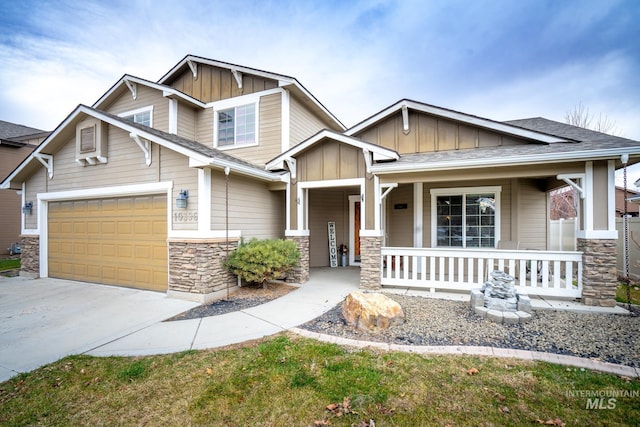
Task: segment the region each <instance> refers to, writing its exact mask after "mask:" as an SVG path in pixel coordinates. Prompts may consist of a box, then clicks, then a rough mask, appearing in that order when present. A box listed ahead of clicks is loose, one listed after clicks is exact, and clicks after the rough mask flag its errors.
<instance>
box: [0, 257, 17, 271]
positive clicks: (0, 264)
mask: <svg viewBox="0 0 640 427" xmlns="http://www.w3.org/2000/svg"><path fill="white" fill-rule="evenodd" d="M13 268H20V259H0V271H4V270H11V269H13Z"/></svg>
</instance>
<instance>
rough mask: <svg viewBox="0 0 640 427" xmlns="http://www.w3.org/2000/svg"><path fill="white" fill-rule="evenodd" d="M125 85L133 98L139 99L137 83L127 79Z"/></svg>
mask: <svg viewBox="0 0 640 427" xmlns="http://www.w3.org/2000/svg"><path fill="white" fill-rule="evenodd" d="M124 84H126V85H127V88H128V89H129V91H130V92H131V96H132V97H133V99H134V100H135V99H136V98H137V97H138V85H137V84H136V83H135V82H132V81H131V80H127V79H125V80H124Z"/></svg>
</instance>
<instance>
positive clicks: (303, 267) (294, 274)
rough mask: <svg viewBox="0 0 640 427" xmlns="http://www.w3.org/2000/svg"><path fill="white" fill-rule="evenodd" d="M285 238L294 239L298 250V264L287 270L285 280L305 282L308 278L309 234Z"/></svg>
mask: <svg viewBox="0 0 640 427" xmlns="http://www.w3.org/2000/svg"><path fill="white" fill-rule="evenodd" d="M287 240H292V241H294V242H295V243H296V247H297V248H298V252H300V261H299V262H298V266H297V267H294V268H293V269H292V270H291V271H290V272H289V274H288V275H287V282H288V283H300V284H301V283H306V282H307V281H308V280H309V236H287Z"/></svg>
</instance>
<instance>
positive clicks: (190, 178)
mask: <svg viewBox="0 0 640 427" xmlns="http://www.w3.org/2000/svg"><path fill="white" fill-rule="evenodd" d="M160 158H161V165H160V174H159V181H161V182H166V181H173V190H172V192H171V200H169V204H171V205H172V207H171V209H172V214H173V215H172V223H173V229H174V230H197V229H198V222H197V220H196V219H195V217H194V215H193V214H194V213H196V212H197V210H198V169H196V168H190V167H189V159H188V158H187V157H186V156H183V155H181V154H178V153H176V152H175V151H172V150H169V149H168V148H162V149H161V152H160ZM182 190H188V191H189V199H188V200H187V208H186V209H178V208H176V207H175V206H176V198H177V197H178V195H179V194H180V191H182Z"/></svg>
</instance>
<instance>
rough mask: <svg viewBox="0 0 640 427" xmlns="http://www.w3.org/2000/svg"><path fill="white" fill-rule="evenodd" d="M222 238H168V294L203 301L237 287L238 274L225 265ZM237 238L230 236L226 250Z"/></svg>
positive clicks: (208, 300)
mask: <svg viewBox="0 0 640 427" xmlns="http://www.w3.org/2000/svg"><path fill="white" fill-rule="evenodd" d="M226 245H227V244H226V240H225V239H169V289H168V291H167V295H168V296H171V297H175V298H180V299H186V300H189V301H195V302H200V303H203V304H206V303H209V302H211V301H215V300H217V299H222V298H225V297H226V295H227V290H229V292H233V291H235V290H236V289H237V278H236V277H235V276H234V275H233V274H231V273H230V272H229V271H227V269H226V268H225V267H224V265H223V262H224V260H225V259H226V257H227V251H226ZM237 247H238V239H231V240H229V252H232V251H234V250H235V249H237Z"/></svg>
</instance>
